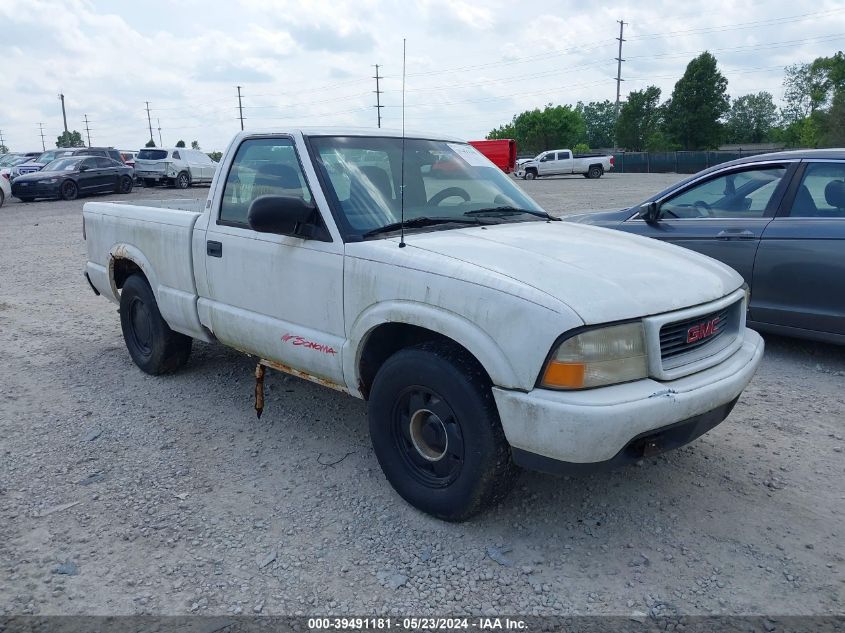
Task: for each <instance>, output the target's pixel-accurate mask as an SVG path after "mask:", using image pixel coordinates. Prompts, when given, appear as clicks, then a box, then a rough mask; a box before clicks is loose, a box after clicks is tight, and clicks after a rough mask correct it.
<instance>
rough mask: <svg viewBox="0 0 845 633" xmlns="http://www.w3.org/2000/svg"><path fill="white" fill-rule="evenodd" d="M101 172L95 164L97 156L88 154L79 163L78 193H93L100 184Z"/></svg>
mask: <svg viewBox="0 0 845 633" xmlns="http://www.w3.org/2000/svg"><path fill="white" fill-rule="evenodd" d="M102 177H103V175H102V173H101V170H100V168H99V167H98V166H97V158H96V157H94V156H89V157H88V158H85V159H83V160H82V162H81V163H79V176H78V177H77V185H78V186H79V192H80V193H94V192H96V191H98V190H99V188H100V187H101V186H102Z"/></svg>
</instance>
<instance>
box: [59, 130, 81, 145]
mask: <svg viewBox="0 0 845 633" xmlns="http://www.w3.org/2000/svg"><path fill="white" fill-rule="evenodd" d="M56 147H85V142H84V141H83V140H82V134H80V133H79V132H77V131H76V130H74V131H73V132H62V134H61V136H59V137H57V138H56Z"/></svg>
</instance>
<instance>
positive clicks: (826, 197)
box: [789, 163, 845, 218]
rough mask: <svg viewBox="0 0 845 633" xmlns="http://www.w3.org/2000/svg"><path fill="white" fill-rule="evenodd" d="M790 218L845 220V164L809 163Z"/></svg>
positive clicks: (793, 203)
mask: <svg viewBox="0 0 845 633" xmlns="http://www.w3.org/2000/svg"><path fill="white" fill-rule="evenodd" d="M789 215H790V216H791V217H794V218H831V217H832V218H845V163H808V164H807V167H806V169H805V170H804V176H803V177H802V178H801V185H800V186H799V187H798V191H797V193H796V194H795V200H794V201H793V202H792V209H790V212H789Z"/></svg>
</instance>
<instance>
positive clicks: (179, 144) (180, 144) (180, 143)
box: [176, 139, 185, 147]
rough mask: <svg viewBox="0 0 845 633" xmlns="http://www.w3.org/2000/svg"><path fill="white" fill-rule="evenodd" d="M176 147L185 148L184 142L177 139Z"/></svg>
mask: <svg viewBox="0 0 845 633" xmlns="http://www.w3.org/2000/svg"><path fill="white" fill-rule="evenodd" d="M176 147H185V141H183V140H182V139H179V140H178V141H176Z"/></svg>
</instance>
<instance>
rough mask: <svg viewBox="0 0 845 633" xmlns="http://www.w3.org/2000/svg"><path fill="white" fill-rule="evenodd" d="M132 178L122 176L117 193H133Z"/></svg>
mask: <svg viewBox="0 0 845 633" xmlns="http://www.w3.org/2000/svg"><path fill="white" fill-rule="evenodd" d="M133 185H134V183H133V182H132V178H131V177H130V176H121V177H120V180H119V181H118V183H117V193H132V186H133Z"/></svg>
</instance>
